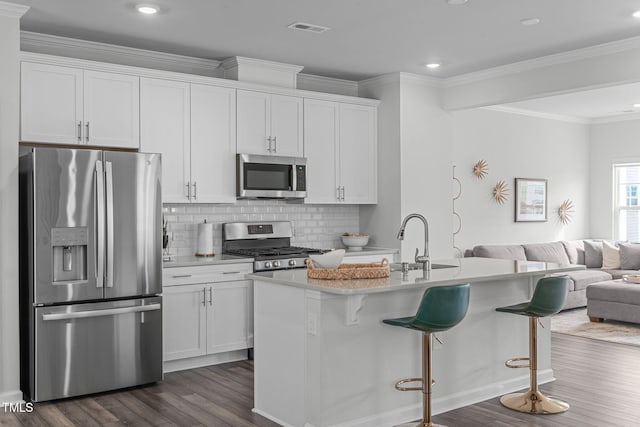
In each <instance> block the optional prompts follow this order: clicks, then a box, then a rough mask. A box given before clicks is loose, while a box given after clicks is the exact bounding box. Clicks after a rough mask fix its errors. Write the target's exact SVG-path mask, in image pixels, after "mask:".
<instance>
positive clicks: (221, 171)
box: [191, 84, 236, 203]
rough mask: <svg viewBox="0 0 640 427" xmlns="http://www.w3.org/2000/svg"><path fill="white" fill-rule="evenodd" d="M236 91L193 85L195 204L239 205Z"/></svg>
mask: <svg viewBox="0 0 640 427" xmlns="http://www.w3.org/2000/svg"><path fill="white" fill-rule="evenodd" d="M235 111H236V90H235V89H231V88H224V87H217V86H208V85H200V84H192V85H191V181H192V187H193V188H192V189H193V193H192V197H193V201H195V202H200V203H233V202H235V201H236V114H235Z"/></svg>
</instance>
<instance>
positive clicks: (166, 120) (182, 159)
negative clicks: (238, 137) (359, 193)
mask: <svg viewBox="0 0 640 427" xmlns="http://www.w3.org/2000/svg"><path fill="white" fill-rule="evenodd" d="M140 92H141V95H140V99H141V103H140V110H141V113H140V120H141V142H140V148H141V150H142V151H146V152H156V153H161V154H162V199H163V202H165V203H189V202H192V203H232V202H234V201H235V128H236V126H235V114H234V112H235V89H231V88H221V87H217V86H208V85H199V84H189V83H183V82H176V81H171V80H161V79H148V78H142V79H141V89H140Z"/></svg>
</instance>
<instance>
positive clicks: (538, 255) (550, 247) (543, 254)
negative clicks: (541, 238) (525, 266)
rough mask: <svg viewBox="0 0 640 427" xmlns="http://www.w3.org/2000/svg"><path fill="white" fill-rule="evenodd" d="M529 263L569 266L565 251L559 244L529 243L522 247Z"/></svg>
mask: <svg viewBox="0 0 640 427" xmlns="http://www.w3.org/2000/svg"><path fill="white" fill-rule="evenodd" d="M522 246H523V247H524V253H525V255H526V256H527V260H529V261H542V262H555V263H556V264H561V265H567V264H570V262H569V257H568V256H567V251H565V249H564V245H563V244H562V243H560V242H549V243H530V244H526V245H522Z"/></svg>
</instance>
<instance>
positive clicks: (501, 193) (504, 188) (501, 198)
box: [493, 181, 509, 205]
mask: <svg viewBox="0 0 640 427" xmlns="http://www.w3.org/2000/svg"><path fill="white" fill-rule="evenodd" d="M508 195H509V186H508V185H507V183H506V182H504V181H499V182H498V183H497V184H496V185H495V186H494V187H493V200H495V201H496V203H500V204H501V205H502V204H504V202H506V201H507V196H508Z"/></svg>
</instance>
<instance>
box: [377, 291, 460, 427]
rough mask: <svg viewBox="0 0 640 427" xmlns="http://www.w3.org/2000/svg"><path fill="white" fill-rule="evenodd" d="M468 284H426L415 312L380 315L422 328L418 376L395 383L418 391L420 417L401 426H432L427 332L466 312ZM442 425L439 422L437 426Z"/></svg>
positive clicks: (393, 322)
mask: <svg viewBox="0 0 640 427" xmlns="http://www.w3.org/2000/svg"><path fill="white" fill-rule="evenodd" d="M469 288H470V286H469V284H468V283H467V284H464V285H454V286H437V287H433V288H428V289H427V290H426V291H425V292H424V294H423V295H422V301H421V302H420V306H419V307H418V312H417V313H416V315H415V316H411V317H402V318H399V319H384V320H383V322H384V323H386V324H387V325H392V326H400V327H402V328H409V329H413V330H415V331H420V332H422V378H407V379H404V380H400V381H398V382H397V383H396V389H398V390H400V391H422V399H423V405H422V414H423V416H422V421H420V422H418V423H408V424H402V425H403V426H416V427H417V426H421V427H436V426H437V425H436V424H434V423H433V422H432V421H431V387H432V381H433V380H432V378H431V347H432V339H431V334H432V333H434V332H442V331H446V330H448V329H451V328H452V327H454V326H455V325H457V324H458V323H460V321H462V319H464V316H465V315H466V314H467V308H468V307H469ZM411 382H421V383H422V385H421V386H420V387H405V386H404V384H406V383H411ZM441 427H442V426H441Z"/></svg>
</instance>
